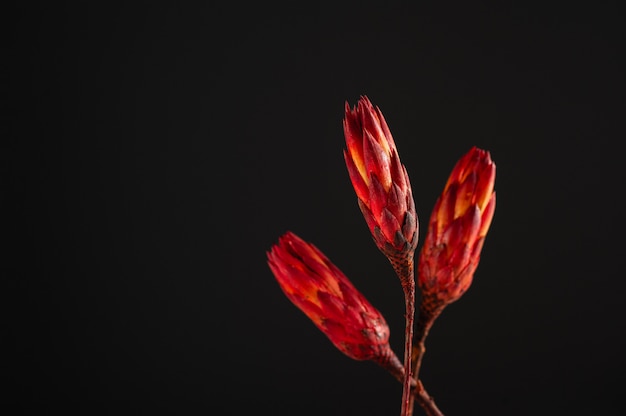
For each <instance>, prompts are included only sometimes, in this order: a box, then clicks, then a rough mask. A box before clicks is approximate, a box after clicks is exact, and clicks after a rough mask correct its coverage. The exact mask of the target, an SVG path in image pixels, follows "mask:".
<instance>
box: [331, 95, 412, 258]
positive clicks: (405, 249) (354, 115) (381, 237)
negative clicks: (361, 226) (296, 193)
mask: <svg viewBox="0 0 626 416" xmlns="http://www.w3.org/2000/svg"><path fill="white" fill-rule="evenodd" d="M343 129H344V136H345V140H346V146H347V149H345V150H344V158H345V161H346V166H347V168H348V173H349V174H350V180H351V182H352V186H353V187H354V190H355V192H356V195H357V197H358V203H359V207H360V209H361V212H362V213H363V216H364V217H365V221H366V222H367V225H368V227H369V229H370V232H371V233H372V236H373V237H374V241H375V242H376V245H377V246H378V248H379V249H380V250H381V251H382V252H383V253H384V254H385V255H387V256H388V257H389V256H391V257H395V258H397V257H407V258H408V257H410V258H411V261H412V257H413V253H414V252H415V248H416V246H417V240H418V238H417V233H418V221H417V215H416V213H415V202H414V201H413V194H412V191H411V184H410V182H409V175H408V174H407V172H406V168H405V167H404V165H402V164H401V163H400V158H399V157H398V151H397V149H396V145H395V142H394V140H393V137H392V136H391V132H390V131H389V126H387V122H386V121H385V118H384V117H383V114H382V113H381V111H380V109H379V108H378V107H374V106H373V105H372V103H371V102H370V100H369V99H368V98H367V97H365V96H362V97H361V98H360V100H359V102H358V103H357V105H356V107H355V108H353V109H351V108H350V106H349V105H348V103H346V108H345V117H344V120H343Z"/></svg>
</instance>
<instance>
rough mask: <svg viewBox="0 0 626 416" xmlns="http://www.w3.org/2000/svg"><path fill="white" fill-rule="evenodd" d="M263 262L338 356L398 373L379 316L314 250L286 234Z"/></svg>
mask: <svg viewBox="0 0 626 416" xmlns="http://www.w3.org/2000/svg"><path fill="white" fill-rule="evenodd" d="M267 258H268V264H269V267H270V269H271V270H272V272H273V273H274V277H275V278H276V280H277V281H278V284H279V285H280V287H281V289H282V290H283V292H284V293H285V295H286V296H287V298H289V300H290V301H291V302H292V303H293V304H294V305H296V306H297V307H298V308H299V309H300V310H301V311H302V312H304V314H305V315H306V316H308V317H309V319H311V320H312V321H313V323H314V324H315V325H316V326H317V327H318V328H319V329H320V330H321V331H322V332H323V333H324V334H326V336H327V337H328V339H330V341H331V342H332V343H333V344H334V345H335V347H337V348H338V349H339V350H340V351H341V352H343V353H344V354H345V355H347V356H348V357H350V358H353V359H355V360H374V361H375V362H377V363H378V364H380V365H382V366H383V367H386V368H387V369H388V370H390V371H391V372H392V374H396V375H398V374H400V373H401V372H402V371H403V368H402V364H400V362H399V361H398V359H397V357H396V356H395V354H394V353H393V352H392V351H391V348H390V346H389V326H388V325H387V322H386V321H385V319H384V317H383V316H382V314H381V313H380V312H379V311H378V310H377V309H376V308H374V307H373V306H372V305H371V304H370V303H369V302H368V301H367V299H365V297H364V296H363V295H362V294H361V293H360V292H359V291H358V290H357V289H356V288H355V287H354V286H353V285H352V283H351V282H350V281H349V280H348V278H347V277H346V276H345V275H344V274H343V273H342V272H341V270H339V269H338V268H337V267H336V266H335V265H334V264H333V263H331V262H330V260H329V259H328V258H327V257H326V256H325V255H324V254H323V253H322V252H321V251H320V250H318V249H317V247H315V246H314V245H313V244H310V243H307V242H305V241H303V240H302V239H301V238H299V237H298V236H296V235H295V234H294V233H292V232H287V233H285V234H284V235H282V236H281V237H280V239H279V241H278V243H277V244H275V245H274V246H273V247H272V249H271V250H270V251H269V252H268V253H267ZM400 377H401V375H400Z"/></svg>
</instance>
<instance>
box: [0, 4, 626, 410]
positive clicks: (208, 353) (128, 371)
mask: <svg viewBox="0 0 626 416" xmlns="http://www.w3.org/2000/svg"><path fill="white" fill-rule="evenodd" d="M616 4H617V3H615V4H611V3H606V2H602V3H600V2H598V3H588V4H581V5H580V6H575V5H572V4H567V5H561V4H556V3H549V2H545V3H538V4H537V5H533V4H531V3H528V2H517V3H515V4H511V3H508V2H507V3H502V2H492V3H489V4H477V3H474V2H467V3H460V4H450V3H446V2H437V3H435V2H433V3H426V2H418V3H417V4H414V5H411V6H403V7H397V8H392V7H383V6H381V5H373V6H366V5H363V4H358V3H352V4H343V5H339V4H338V3H337V4H336V5H334V6H330V7H322V6H321V5H316V4H309V5H305V4H299V3H298V4H296V3H293V4H286V5H281V6H276V5H272V4H266V3H260V4H236V3H232V4H231V5H229V6H224V5H215V4H214V3H211V2H206V3H180V4H177V5H175V4H174V2H171V3H170V4H167V5H166V3H155V2H132V3H127V4H122V5H113V4H111V3H108V2H103V3H99V4H94V3H92V2H85V3H78V4H73V5H68V4H62V3H50V4H46V5H37V4H34V3H30V4H26V3H24V4H23V5H22V6H19V7H18V8H17V9H15V10H13V11H11V12H10V13H9V12H6V13H5V14H4V18H5V19H6V20H7V23H9V25H5V27H8V28H9V30H8V32H7V36H6V37H5V40H7V41H8V46H7V48H5V50H4V55H5V58H7V63H8V64H10V67H9V68H10V70H11V72H9V76H8V77H6V78H5V80H6V81H7V83H6V85H7V86H10V87H13V88H12V89H14V91H15V92H16V94H15V95H11V96H9V100H8V101H7V102H8V108H9V110H11V111H9V112H5V116H3V119H4V120H5V121H7V122H6V123H3V124H4V125H5V127H7V128H6V130H5V137H7V138H8V139H6V140H3V144H2V158H3V161H2V168H3V174H2V182H3V186H2V188H3V195H4V196H3V197H2V205H3V209H5V210H6V211H5V212H6V214H5V215H3V219H4V221H3V223H4V225H3V230H4V231H3V232H2V234H3V236H4V237H5V240H6V241H5V242H7V243H8V245H9V247H8V248H5V250H4V251H3V255H4V256H6V257H5V260H4V261H3V262H2V263H3V275H4V276H5V278H4V279H3V280H5V282H7V288H6V289H5V291H4V295H5V297H6V299H5V300H6V301H5V302H4V305H7V307H6V312H5V314H4V316H5V319H6V320H7V326H6V329H7V330H6V332H4V331H3V332H4V335H3V344H5V345H6V346H8V347H9V353H8V354H7V355H5V364H6V366H7V369H10V370H14V371H4V373H5V375H6V377H8V379H9V382H10V383H11V386H12V388H11V389H10V390H8V391H7V394H8V398H9V403H10V402H15V403H17V404H18V406H19V409H22V410H23V411H22V412H18V413H20V414H46V412H47V411H52V410H61V411H63V412H64V413H65V414H116V415H117V414H129V415H130V414H133V415H134V414H152V415H154V414H176V415H180V414H185V415H187V414H190V415H191V414H203V415H206V414H210V415H244V414H270V415H319V414H323V415H327V416H330V415H382V414H385V415H391V414H398V413H399V411H400V396H401V386H400V384H399V383H398V382H397V381H395V380H394V379H393V378H392V377H391V376H389V375H388V374H386V373H385V372H384V371H383V370H381V369H380V368H378V367H377V366H375V365H374V364H372V363H370V362H356V361H352V360H351V359H349V358H347V357H345V356H344V355H342V354H341V353H340V352H339V351H337V350H336V349H335V348H334V347H333V346H332V345H331V344H330V342H329V341H328V340H327V339H326V338H325V337H324V336H323V334H321V333H320V332H319V331H318V330H317V329H316V328H315V327H314V326H313V324H312V323H311V322H310V321H308V319H307V318H306V317H305V316H304V315H303V314H302V313H301V312H300V311H298V310H297V309H296V308H295V307H294V306H293V305H292V304H291V303H289V301H288V300H287V299H286V297H284V295H283V294H282V292H281V291H280V289H279V287H278V285H277V284H276V282H275V281H274V278H273V276H272V274H271V272H270V270H269V268H268V267H267V264H266V257H265V256H266V251H267V250H269V248H270V247H271V245H272V244H273V243H275V242H276V241H277V239H278V237H279V236H280V235H281V234H282V233H284V232H285V231H287V230H292V231H293V232H295V233H296V234H298V235H300V236H301V237H302V238H304V239H306V240H308V241H311V242H312V243H314V244H316V245H317V246H318V247H319V248H320V249H321V250H322V251H324V252H325V253H326V254H327V255H328V256H329V257H330V258H331V259H332V260H333V261H334V262H335V264H336V265H337V266H339V267H340V268H341V269H342V270H343V271H344V272H345V273H346V274H347V275H348V276H349V278H350V279H351V280H352V281H353V283H354V284H355V285H356V286H357V287H358V288H359V289H360V290H361V291H362V292H363V293H364V294H365V295H366V296H367V297H368V299H369V300H370V301H371V302H372V303H373V304H374V305H375V306H376V307H377V308H379V309H380V310H381V312H382V313H383V314H384V315H385V317H386V318H387V320H388V323H389V326H390V328H391V344H392V348H393V349H394V350H395V351H396V353H397V354H398V355H401V354H402V348H403V339H402V337H403V330H404V316H403V313H404V304H403V298H402V291H401V289H400V285H399V282H398V281H397V279H396V277H395V275H394V274H393V271H392V269H391V267H390V265H389V263H388V262H387V260H386V259H385V258H384V257H383V256H382V255H381V254H380V253H379V252H378V251H377V249H376V247H375V245H374V243H373V242H372V240H371V237H370V235H369V232H368V230H367V227H366V225H365V222H364V220H363V218H362V216H361V214H360V212H359V210H358V207H357V203H356V197H355V195H354V191H353V190H352V187H351V185H350V182H349V179H348V175H347V172H346V169H345V165H344V161H343V156H342V149H343V147H344V141H343V140H344V139H343V132H342V125H341V120H342V117H343V109H344V102H345V101H346V100H347V101H348V102H349V103H350V104H351V105H353V104H355V103H356V101H357V100H358V98H359V96H360V95H361V94H366V95H368V96H369V98H370V99H371V100H372V101H373V103H374V104H376V105H378V106H380V108H381V110H382V111H383V113H384V114H385V116H386V118H387V121H388V123H389V125H390V128H391V131H392V133H393V135H394V138H395V141H396V144H397V146H398V150H399V152H400V157H401V160H402V162H403V163H404V164H405V165H406V167H407V170H408V172H409V175H410V177H411V181H412V185H413V193H414V197H415V200H416V205H417V212H418V215H419V218H420V221H421V225H422V228H421V230H422V233H421V234H420V240H422V239H423V237H424V231H425V229H426V223H427V221H428V217H429V215H430V210H431V208H432V206H433V204H434V202H435V200H436V198H437V196H438V194H439V192H441V190H442V188H443V185H444V183H445V181H446V179H447V175H448V174H449V172H450V170H451V168H452V166H453V165H454V163H455V162H456V160H458V158H459V157H460V156H461V155H462V154H464V153H465V152H466V151H467V150H469V148H470V147H471V146H473V145H476V146H479V147H481V148H484V149H487V150H489V151H490V152H491V156H492V158H493V160H494V161H495V163H496V165H497V178H496V190H497V194H498V203H497V208H496V213H495V217H494V221H493V224H492V227H491V230H490V232H489V235H488V238H487V241H486V244H485V247H484V250H483V257H482V260H481V264H480V266H479V268H478V270H477V272H476V275H475V280H474V283H473V285H472V287H471V288H470V290H469V291H468V292H467V294H466V295H465V296H464V297H463V298H462V299H461V300H459V301H458V302H457V303H455V304H453V305H451V306H450V307H449V308H448V309H446V311H445V312H444V313H443V315H442V316H441V317H440V318H439V320H438V321H437V322H436V323H435V326H434V327H433V329H432V331H431V335H430V337H429V339H428V341H427V347H428V352H427V354H426V356H425V358H424V364H423V370H422V380H423V381H424V383H425V386H426V388H427V389H428V390H429V392H430V393H431V394H432V395H433V396H434V397H435V398H436V400H437V402H438V404H439V406H440V408H441V410H442V411H443V412H444V413H445V414H446V415H531V414H532V415H548V414H567V415H589V414H593V415H618V414H624V413H625V412H626V410H625V409H626V406H625V405H624V403H623V399H622V397H621V395H622V392H623V389H624V387H626V380H625V376H624V371H625V370H626V361H625V358H624V348H625V347H626V341H625V337H624V329H625V328H624V327H625V325H624V310H623V307H622V304H623V301H624V295H625V293H624V292H625V288H626V286H625V284H624V277H625V276H624V268H623V248H624V243H623V235H624V234H623V221H624V214H623V206H624V205H623V203H622V202H621V201H622V196H623V192H624V166H623V165H624V161H623V156H622V155H623V153H622V151H621V143H620V142H621V141H622V140H623V138H624V131H625V130H624V114H625V113H624V91H625V89H624V87H625V85H624V84H625V77H624V71H625V68H624V64H623V63H622V62H621V61H620V59H621V58H622V56H623V54H624V43H623V36H624V30H623V22H624V17H625V16H624V14H622V13H620V11H619V10H618V8H617V7H616ZM7 114H8V116H7ZM6 190H8V192H7V193H5V191H6ZM12 301H15V302H12ZM42 411H43V413H42ZM417 414H421V413H420V410H419V409H416V415H417Z"/></svg>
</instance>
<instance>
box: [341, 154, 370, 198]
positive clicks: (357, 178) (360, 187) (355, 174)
mask: <svg viewBox="0 0 626 416" xmlns="http://www.w3.org/2000/svg"><path fill="white" fill-rule="evenodd" d="M343 157H344V159H345V161H346V166H347V168H348V175H350V181H351V182H352V187H353V188H354V191H355V192H356V195H357V197H358V198H359V199H360V200H362V201H363V202H365V203H366V204H369V193H370V191H369V188H368V187H367V184H366V183H365V180H364V179H363V177H362V176H361V173H360V172H359V170H358V169H357V167H356V165H355V164H354V161H353V160H352V158H351V157H350V155H349V153H348V152H347V151H345V150H344V151H343ZM368 179H369V177H368Z"/></svg>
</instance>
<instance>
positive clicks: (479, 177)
mask: <svg viewBox="0 0 626 416" xmlns="http://www.w3.org/2000/svg"><path fill="white" fill-rule="evenodd" d="M495 177H496V165H495V164H494V163H493V161H492V160H491V156H490V154H489V152H487V151H485V150H482V149H479V148H477V147H472V148H471V149H470V150H469V152H467V153H466V154H465V155H464V156H463V157H461V159H459V161H458V162H457V164H456V165H455V166H454V169H453V170H452V172H451V174H450V176H449V178H448V181H447V183H446V186H445V188H444V190H443V193H442V194H441V196H440V197H439V199H438V200H437V202H436V203H435V206H434V208H433V212H432V214H431V217H430V222H429V224H428V232H427V234H426V239H425V241H424V246H423V248H422V250H421V253H420V257H419V262H418V285H419V287H420V290H421V291H422V295H423V297H425V298H427V299H428V300H429V301H433V302H436V303H437V304H440V305H442V304H447V303H450V302H454V301H455V300H457V299H459V298H460V297H461V296H462V295H463V293H465V291H466V290H467V289H468V288H469V286H470V284H471V283H472V279H473V276H474V272H475V271H476V268H477V267H478V262H479V260H480V253H481V250H482V247H483V244H484V242H485V236H486V235H487V231H488V230H489V226H490V225H491V220H492V218H493V214H494V210H495V206H496V193H495V191H494V184H495Z"/></svg>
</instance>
